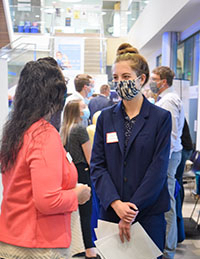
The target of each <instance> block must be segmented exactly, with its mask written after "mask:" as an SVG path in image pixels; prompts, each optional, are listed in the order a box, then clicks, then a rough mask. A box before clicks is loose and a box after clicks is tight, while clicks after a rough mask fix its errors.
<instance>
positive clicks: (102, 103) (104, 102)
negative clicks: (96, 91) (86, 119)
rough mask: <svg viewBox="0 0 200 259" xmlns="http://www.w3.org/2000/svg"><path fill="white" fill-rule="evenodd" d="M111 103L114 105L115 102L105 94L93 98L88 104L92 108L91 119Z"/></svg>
mask: <svg viewBox="0 0 200 259" xmlns="http://www.w3.org/2000/svg"><path fill="white" fill-rule="evenodd" d="M111 105H113V102H112V101H111V100H109V99H108V98H107V97H106V96H104V95H99V96H96V97H94V98H92V99H91V100H90V102H89V104H88V108H89V109H90V119H92V117H93V115H94V114H95V112H97V111H101V110H103V109H104V108H107V107H109V106H111Z"/></svg>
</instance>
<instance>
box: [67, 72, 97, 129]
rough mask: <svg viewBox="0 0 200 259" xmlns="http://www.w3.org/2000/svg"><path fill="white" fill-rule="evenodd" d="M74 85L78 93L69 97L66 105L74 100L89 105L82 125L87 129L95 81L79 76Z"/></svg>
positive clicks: (88, 76) (85, 76)
mask: <svg viewBox="0 0 200 259" xmlns="http://www.w3.org/2000/svg"><path fill="white" fill-rule="evenodd" d="M74 85H75V89H76V91H75V92H74V93H73V94H72V95H70V96H68V97H67V99H66V102H65V105H66V104H67V103H68V102H69V101H72V100H79V99H80V100H83V102H84V103H85V104H86V105H87V108H86V109H85V111H84V117H83V118H82V124H83V125H84V126H85V127H87V126H88V119H89V117H90V112H89V109H88V103H89V101H90V100H89V98H90V97H91V96H92V94H93V91H94V80H93V78H92V77H91V76H90V75H87V74H79V75H77V76H76V77H75V79H74Z"/></svg>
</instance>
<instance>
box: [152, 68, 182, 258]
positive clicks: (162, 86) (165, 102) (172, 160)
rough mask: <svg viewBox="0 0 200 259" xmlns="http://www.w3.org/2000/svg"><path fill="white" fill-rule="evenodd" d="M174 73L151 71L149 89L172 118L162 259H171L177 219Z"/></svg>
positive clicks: (178, 104) (178, 128)
mask: <svg viewBox="0 0 200 259" xmlns="http://www.w3.org/2000/svg"><path fill="white" fill-rule="evenodd" d="M174 76H175V74H174V72H173V71H172V70H171V69H170V68H169V67H166V66H160V67H157V68H155V69H154V70H153V71H152V75H151V81H150V88H151V90H152V92H153V93H157V95H158V98H157V102H156V105H158V106H160V107H162V108H163V109H166V110H168V111H170V113H171V116H172V132H171V148H170V157H169V165H168V189H169V194H170V203H171V209H170V210H169V211H168V212H166V213H165V220H166V222H167V229H166V239H165V249H164V255H163V259H173V258H174V255H175V251H176V246H177V217H176V200H175V197H174V193H175V183H176V179H175V174H176V170H177V167H178V166H179V164H180V161H181V155H182V154H181V153H182V148H183V146H182V144H181V135H182V130H183V125H184V111H183V104H182V101H181V99H180V98H179V96H178V95H177V94H176V92H175V91H174V88H173V86H172V84H173V78H174Z"/></svg>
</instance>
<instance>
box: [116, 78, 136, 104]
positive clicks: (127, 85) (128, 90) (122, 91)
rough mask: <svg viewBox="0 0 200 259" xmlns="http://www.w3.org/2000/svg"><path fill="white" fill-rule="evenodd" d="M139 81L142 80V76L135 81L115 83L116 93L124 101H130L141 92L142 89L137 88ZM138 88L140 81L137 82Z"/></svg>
mask: <svg viewBox="0 0 200 259" xmlns="http://www.w3.org/2000/svg"><path fill="white" fill-rule="evenodd" d="M138 79H140V76H138V77H137V78H136V79H134V80H124V81H119V82H113V83H114V87H115V90H116V92H117V93H118V95H119V96H120V97H121V98H122V99H123V100H126V101H130V100H132V99H133V98H134V97H135V96H136V95H137V94H138V93H139V92H140V90H141V88H140V89H138V88H136V87H135V86H136V81H137V80H138ZM137 86H140V83H139V81H138V82H137Z"/></svg>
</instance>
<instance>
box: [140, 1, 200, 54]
mask: <svg viewBox="0 0 200 259" xmlns="http://www.w3.org/2000/svg"><path fill="white" fill-rule="evenodd" d="M199 20H200V0H191V1H190V2H189V3H188V4H187V5H185V7H184V8H182V9H181V11H180V12H179V13H178V14H176V15H175V17H173V18H172V19H171V21H170V22H168V23H167V24H166V25H165V26H164V27H163V28H162V29H161V30H160V31H159V32H158V33H157V34H156V35H155V37H153V38H152V39H151V40H150V41H149V42H148V43H147V44H146V45H145V46H143V48H142V49H141V50H140V51H141V53H142V54H143V55H146V56H149V55H151V54H152V53H154V52H155V51H156V50H157V49H159V48H160V47H161V42H162V35H163V33H164V32H167V31H175V32H183V31H184V30H186V29H187V28H188V27H190V26H192V25H193V24H194V23H196V22H198V21H199Z"/></svg>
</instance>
